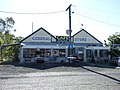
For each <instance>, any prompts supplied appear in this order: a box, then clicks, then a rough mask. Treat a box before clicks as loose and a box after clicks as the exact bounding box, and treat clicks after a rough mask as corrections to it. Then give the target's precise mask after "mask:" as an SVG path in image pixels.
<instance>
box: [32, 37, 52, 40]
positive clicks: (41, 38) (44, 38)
mask: <svg viewBox="0 0 120 90" xmlns="http://www.w3.org/2000/svg"><path fill="white" fill-rule="evenodd" d="M32 40H51V38H50V37H32Z"/></svg>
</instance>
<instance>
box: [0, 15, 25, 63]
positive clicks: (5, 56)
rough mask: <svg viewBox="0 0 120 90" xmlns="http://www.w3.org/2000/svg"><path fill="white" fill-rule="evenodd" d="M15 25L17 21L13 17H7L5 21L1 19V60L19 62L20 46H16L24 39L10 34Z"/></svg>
mask: <svg viewBox="0 0 120 90" xmlns="http://www.w3.org/2000/svg"><path fill="white" fill-rule="evenodd" d="M14 24H15V21H14V20H13V18H12V17H10V18H8V17H7V18H6V19H5V20H3V19H1V18H0V26H1V27H0V60H4V61H6V60H7V61H8V60H10V61H13V60H18V53H19V48H20V46H19V45H14V44H16V43H19V42H20V41H21V40H22V39H23V38H22V37H15V36H14V35H13V34H10V31H11V30H12V29H13V26H14ZM7 45H11V46H7Z"/></svg>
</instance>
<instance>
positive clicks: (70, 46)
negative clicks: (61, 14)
mask: <svg viewBox="0 0 120 90" xmlns="http://www.w3.org/2000/svg"><path fill="white" fill-rule="evenodd" d="M71 6H72V4H70V5H69V7H68V8H67V9H66V10H65V11H68V10H69V48H70V63H72V58H71V57H72V44H71V32H72V30H71Z"/></svg>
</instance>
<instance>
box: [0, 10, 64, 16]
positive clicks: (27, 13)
mask: <svg viewBox="0 0 120 90" xmlns="http://www.w3.org/2000/svg"><path fill="white" fill-rule="evenodd" d="M0 12H1V13H9V14H26V15H39V14H55V13H62V12H65V11H56V12H45V13H22V12H9V11H0Z"/></svg>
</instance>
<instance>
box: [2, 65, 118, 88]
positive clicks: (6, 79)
mask: <svg viewBox="0 0 120 90" xmlns="http://www.w3.org/2000/svg"><path fill="white" fill-rule="evenodd" d="M0 68H1V69H0V90H120V68H99V67H90V66H83V67H65V66H59V67H53V68H48V69H44V70H40V69H35V68H28V67H16V66H8V67H6V66H4V67H3V66H0Z"/></svg>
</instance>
